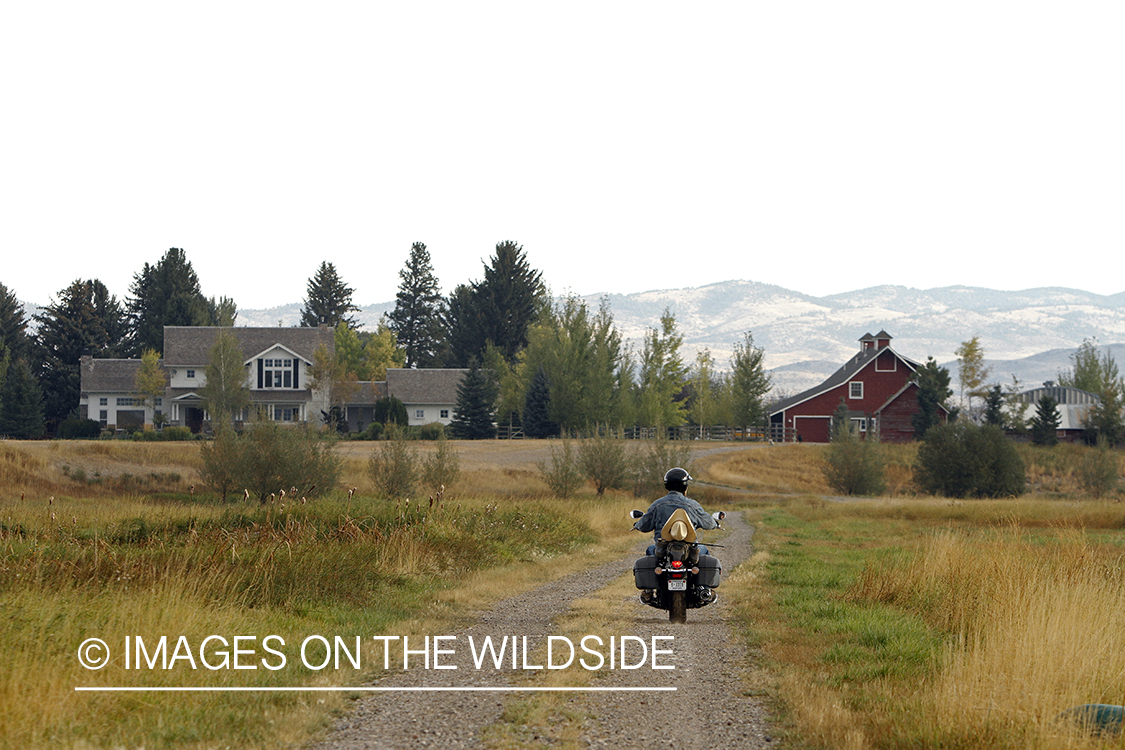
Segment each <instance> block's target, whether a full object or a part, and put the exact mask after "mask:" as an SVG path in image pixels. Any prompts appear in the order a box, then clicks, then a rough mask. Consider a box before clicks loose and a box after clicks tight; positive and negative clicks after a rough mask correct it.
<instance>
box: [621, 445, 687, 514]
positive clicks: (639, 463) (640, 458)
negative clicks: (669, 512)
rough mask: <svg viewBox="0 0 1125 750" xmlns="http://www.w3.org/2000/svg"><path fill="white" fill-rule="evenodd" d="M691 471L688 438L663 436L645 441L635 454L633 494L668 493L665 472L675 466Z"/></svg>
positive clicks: (660, 495) (646, 495) (654, 496)
mask: <svg viewBox="0 0 1125 750" xmlns="http://www.w3.org/2000/svg"><path fill="white" fill-rule="evenodd" d="M676 466H679V467H680V468H681V469H685V470H687V472H688V473H689V474H690V473H691V444H690V443H689V442H688V441H686V440H668V439H667V438H664V437H661V438H657V439H656V440H650V441H647V442H645V443H644V447H643V448H642V449H640V450H638V451H636V452H634V454H633V460H632V473H633V496H634V497H648V498H653V499H655V498H658V497H662V496H663V495H665V494H666V493H667V490H665V489H664V474H665V473H666V472H667V471H668V469H671V468H673V467H676Z"/></svg>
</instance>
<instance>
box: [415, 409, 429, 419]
mask: <svg viewBox="0 0 1125 750" xmlns="http://www.w3.org/2000/svg"><path fill="white" fill-rule="evenodd" d="M414 418H415V419H425V418H426V410H425V409H415V410H414Z"/></svg>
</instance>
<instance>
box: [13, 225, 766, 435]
mask: <svg viewBox="0 0 1125 750" xmlns="http://www.w3.org/2000/svg"><path fill="white" fill-rule="evenodd" d="M399 278H400V284H399V287H398V291H397V294H396V298H395V307H394V309H393V310H392V311H391V312H390V313H388V314H387V315H385V316H384V318H383V319H382V320H381V321H380V322H379V323H378V324H377V325H376V326H375V330H371V331H366V330H361V328H362V326H361V325H360V324H359V323H357V321H356V320H355V317H354V315H353V314H354V313H355V312H358V311H359V308H358V307H356V306H355V304H354V303H353V301H352V295H353V293H354V289H353V288H351V287H349V286H348V285H347V284H346V283H345V281H344V280H343V279H342V278H341V277H340V275H339V273H338V272H337V270H336V268H335V266H334V265H333V264H332V263H330V262H328V261H324V262H322V263H321V264H320V266H319V267H318V268H317V269H316V271H315V273H314V274H313V275H312V277H310V278H309V280H308V284H307V287H306V296H305V299H304V302H303V305H302V310H301V320H300V325H302V326H317V325H328V326H331V327H333V328H334V339H335V341H334V343H335V356H333V357H328V355H327V352H324V353H323V354H322V357H321V358H320V359H319V361H317V362H315V363H314V371H315V374H316V376H317V381H318V382H319V383H321V384H324V385H326V386H327V387H329V389H330V392H331V393H332V394H333V395H332V399H333V400H334V401H336V402H338V403H342V402H343V401H345V400H346V398H347V397H348V395H349V389H350V384H353V383H356V382H359V381H367V380H381V379H383V378H385V375H386V369H387V368H388V367H419V368H432V367H453V368H466V369H467V370H468V375H467V376H466V377H465V378H464V380H463V383H462V387H461V392H460V393H459V396H458V409H457V420H456V421H455V424H454V428H455V430H457V431H460V432H461V433H462V434H463V435H465V436H475V437H483V436H487V435H488V434H490V433H491V432H492V430H493V427H492V425H493V424H494V423H500V424H505V425H516V426H520V427H521V428H522V429H524V431H525V433H526V434H528V435H529V436H548V435H554V434H562V433H575V432H580V431H583V430H590V429H594V428H596V427H597V426H599V425H601V426H604V425H625V424H643V425H646V426H661V427H678V426H682V425H685V424H698V425H706V424H731V425H739V426H751V425H753V426H756V425H759V424H761V423H762V422H763V421H764V420H765V406H764V399H765V396H766V393H767V392H768V391H769V389H770V379H769V376H768V374H767V373H766V372H765V370H764V367H763V352H762V350H761V349H760V348H759V347H756V346H755V345H754V341H753V337H752V335H751V334H750V333H749V332H747V333H745V334H744V336H743V338H742V340H741V341H739V342H736V343H735V346H734V355H733V357H732V358H731V361H730V363H729V365H730V367H729V370H722V369H720V367H719V365H718V364H717V363H716V362H715V361H714V358H713V357H712V356H711V354H710V352H708V351H703V352H700V353H699V354H698V355H697V357H696V359H695V361H694V362H693V363H690V364H689V363H687V362H685V361H684V358H683V354H682V352H681V348H682V344H683V337H682V336H681V335H680V333H679V332H678V330H677V327H676V321H675V317H674V316H673V314H672V313H671V312H670V311H667V310H666V311H665V313H664V314H663V316H662V317H661V320H660V321H659V322H658V324H657V325H654V326H653V327H652V328H651V329H649V331H648V332H647V333H646V335H645V337H644V339H643V341H642V342H641V344H640V346H639V349H637V350H634V348H633V347H632V346H629V345H627V344H626V343H625V342H624V340H623V337H622V335H621V333H620V331H619V330H618V329H617V327H616V326H615V325H614V322H613V318H612V314H611V312H610V310H609V307H608V305H607V304H605V303H604V302H603V303H602V305H601V306H600V307H599V308H598V309H597V310H591V309H590V308H589V306H588V305H587V303H586V302H585V301H583V300H581V299H578V298H577V297H574V296H570V297H567V298H565V299H563V300H561V301H555V300H553V299H552V298H551V296H550V294H549V292H548V288H547V285H546V283H545V282H544V280H543V277H542V272H540V271H538V270H536V269H535V268H533V267H532V266H531V264H530V263H529V261H528V258H527V254H526V253H525V251H524V249H523V247H522V246H521V245H519V244H518V243H516V242H513V241H504V242H500V243H498V244H497V245H496V246H495V252H494V254H493V255H492V256H491V257H490V258H489V259H488V261H487V262H485V263H484V267H483V269H482V276H481V278H480V279H479V280H473V281H469V282H466V283H462V284H458V285H456V286H455V287H454V288H453V290H452V292H450V293H449V294H448V295H443V294H442V293H441V291H440V288H441V287H440V284H439V281H438V278H437V276H436V275H435V273H434V269H433V267H432V263H431V259H430V254H429V251H428V250H427V248H426V245H425V244H424V243H421V242H417V243H414V244H413V245H412V247H411V248H410V252H409V254H408V256H407V259H406V262H405V264H404V266H403V267H402V269H401V271H400V272H399ZM237 316H238V308H237V305H236V303H235V301H234V300H233V299H231V298H227V297H221V298H215V297H210V298H209V297H206V296H205V295H204V294H203V292H202V289H201V285H200V281H199V278H198V276H197V274H196V273H195V270H194V269H193V268H192V265H191V262H190V261H189V260H188V258H187V255H186V253H185V252H184V250H183V249H181V248H171V249H169V250H168V252H167V253H165V254H164V255H163V256H162V257H161V258H160V259H159V260H158V261H157V262H156V263H154V264H149V263H145V264H144V266H143V267H142V268H141V270H140V271H138V272H137V273H136V274H134V277H133V281H132V283H131V284H130V287H129V293H128V296H127V297H126V298H125V300H124V301H119V300H118V299H117V298H116V297H115V296H114V295H113V294H111V293H110V291H109V290H108V289H107V288H106V286H105V284H103V283H102V282H101V281H100V280H97V279H86V280H82V279H79V280H75V281H74V282H72V283H71V284H69V285H68V286H67V287H65V288H64V289H62V290H61V291H60V292H59V293H58V294H57V295H56V296H55V297H54V299H53V300H52V302H51V304H49V305H48V306H47V307H46V308H44V309H43V310H42V311H41V312H40V313H39V314H37V315H35V316H33V318H32V319H31V320H29V319H28V318H27V316H26V313H25V312H24V310H23V307H22V305H21V304H20V303H19V301H18V299H17V297H16V295H15V292H14V291H13V290H10V289H8V288H7V287H6V286H4V285H3V284H0V435H5V436H8V437H15V438H34V437H40V436H42V435H44V434H54V431H55V429H56V428H57V426H58V425H59V424H60V423H61V422H62V421H63V420H65V419H67V418H68V417H75V416H77V410H78V401H79V393H80V381H81V372H80V364H79V362H80V358H81V357H82V356H83V355H90V356H93V357H95V358H137V359H141V360H142V361H144V362H148V363H152V362H155V361H156V360H158V359H159V357H160V356H161V351H162V349H163V344H164V340H163V339H164V327H165V326H220V327H229V326H233V325H234V324H235V322H236V320H237ZM32 322H34V326H32V325H30V324H31V323H32ZM151 369H152V367H151V366H147V367H146V368H145V371H146V378H148V379H149V380H151V379H152V377H153V375H152V372H151ZM151 385H152V384H151V383H150V384H149V385H148V386H145V387H146V388H147V389H148V390H152V391H153V392H155V391H156V389H155V388H153V387H151ZM138 387H140V386H138Z"/></svg>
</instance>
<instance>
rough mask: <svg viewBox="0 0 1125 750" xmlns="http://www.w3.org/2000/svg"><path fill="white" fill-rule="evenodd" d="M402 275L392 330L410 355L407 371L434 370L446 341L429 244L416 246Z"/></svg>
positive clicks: (393, 314)
mask: <svg viewBox="0 0 1125 750" xmlns="http://www.w3.org/2000/svg"><path fill="white" fill-rule="evenodd" d="M398 275H399V278H401V279H402V283H401V284H399V287H398V294H397V296H396V298H395V299H396V302H395V309H394V310H392V311H391V313H390V315H388V316H387V317H388V321H389V322H388V327H389V328H390V329H391V330H392V331H394V333H395V335H396V336H397V337H398V343H399V346H401V347H402V348H403V350H404V351H405V353H406V366H407V367H433V366H434V365H435V364H436V363H437V361H438V360H437V358H438V354H439V348H440V346H441V340H442V314H441V313H442V298H441V293H440V290H439V288H438V280H437V277H435V276H434V273H433V268H432V267H431V265H430V253H429V251H428V250H426V246H425V244H423V243H421V242H415V243H414V245H413V246H412V247H411V248H410V257H409V258H408V259H407V261H406V267H405V268H403V269H402V270H401V271H399V272H398Z"/></svg>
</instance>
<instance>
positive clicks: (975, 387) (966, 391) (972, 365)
mask: <svg viewBox="0 0 1125 750" xmlns="http://www.w3.org/2000/svg"><path fill="white" fill-rule="evenodd" d="M954 353H955V354H956V355H957V370H958V375H959V377H960V379H961V403H962V404H964V403H965V397H966V396H968V399H969V400H968V404H967V405H968V409H969V412H970V413H972V407H973V397H974V396H977V397H982V398H983V397H984V394H985V391H984V384H985V381H986V380H988V376H989V374H990V372H991V370H992V368H990V367H985V366H984V347H982V346H981V344H980V337H979V336H973V337H972V338H971V339H969V340H968V341H965V342H962V344H961V346H959V347H958V348H957V351H956V352H954Z"/></svg>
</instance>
